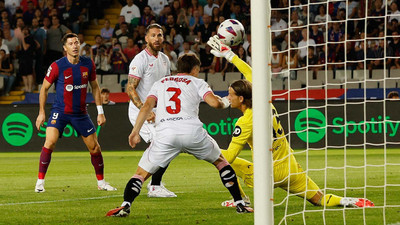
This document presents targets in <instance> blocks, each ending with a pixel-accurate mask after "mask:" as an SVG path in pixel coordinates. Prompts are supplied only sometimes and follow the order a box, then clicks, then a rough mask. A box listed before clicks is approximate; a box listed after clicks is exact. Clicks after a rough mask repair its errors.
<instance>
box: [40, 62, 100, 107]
mask: <svg viewBox="0 0 400 225" xmlns="http://www.w3.org/2000/svg"><path fill="white" fill-rule="evenodd" d="M45 79H46V80H47V81H48V82H49V83H51V84H53V83H55V89H56V98H55V100H54V104H53V109H56V110H59V111H60V112H64V113H65V114H87V110H86V94H87V87H88V83H89V82H90V81H94V80H96V66H95V65H94V63H93V61H92V60H91V59H90V58H87V57H82V56H80V57H79V63H77V64H71V63H70V62H69V61H68V59H67V57H62V58H61V59H59V60H57V61H55V62H53V63H52V64H51V65H50V67H49V69H48V70H47V74H46V77H45Z"/></svg>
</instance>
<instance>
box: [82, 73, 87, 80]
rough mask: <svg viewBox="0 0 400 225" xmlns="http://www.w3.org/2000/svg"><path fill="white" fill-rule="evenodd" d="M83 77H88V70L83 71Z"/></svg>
mask: <svg viewBox="0 0 400 225" xmlns="http://www.w3.org/2000/svg"><path fill="white" fill-rule="evenodd" d="M82 77H83V78H84V79H86V78H87V77H88V72H87V71H85V72H83V73H82Z"/></svg>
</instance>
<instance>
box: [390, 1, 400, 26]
mask: <svg viewBox="0 0 400 225" xmlns="http://www.w3.org/2000/svg"><path fill="white" fill-rule="evenodd" d="M390 11H391V13H390V17H389V22H391V21H392V20H393V19H397V21H400V11H399V5H398V3H397V2H395V1H393V2H392V3H391V4H390Z"/></svg>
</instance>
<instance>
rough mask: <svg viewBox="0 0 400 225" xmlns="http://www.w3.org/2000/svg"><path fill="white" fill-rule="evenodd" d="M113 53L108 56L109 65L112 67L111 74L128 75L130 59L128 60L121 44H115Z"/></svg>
mask: <svg viewBox="0 0 400 225" xmlns="http://www.w3.org/2000/svg"><path fill="white" fill-rule="evenodd" d="M111 51H112V52H111V53H110V54H109V55H108V57H109V58H108V63H109V64H110V65H111V72H112V73H116V74H124V73H126V64H127V63H128V59H127V58H126V56H125V54H124V52H123V51H122V47H121V44H120V43H118V42H117V43H115V44H114V45H113V46H112V49H111Z"/></svg>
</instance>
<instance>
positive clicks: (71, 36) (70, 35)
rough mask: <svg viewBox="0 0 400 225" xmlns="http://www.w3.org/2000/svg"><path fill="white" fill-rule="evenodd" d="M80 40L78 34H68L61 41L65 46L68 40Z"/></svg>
mask: <svg viewBox="0 0 400 225" xmlns="http://www.w3.org/2000/svg"><path fill="white" fill-rule="evenodd" d="M75 37H76V38H78V35H77V34H75V33H68V34H65V35H64V36H63V37H62V39H61V42H62V43H63V45H65V43H67V39H68V38H75Z"/></svg>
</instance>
